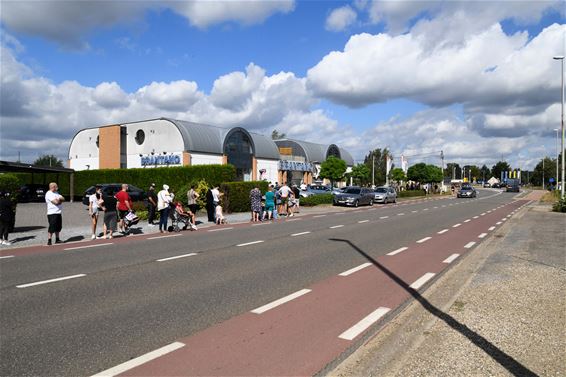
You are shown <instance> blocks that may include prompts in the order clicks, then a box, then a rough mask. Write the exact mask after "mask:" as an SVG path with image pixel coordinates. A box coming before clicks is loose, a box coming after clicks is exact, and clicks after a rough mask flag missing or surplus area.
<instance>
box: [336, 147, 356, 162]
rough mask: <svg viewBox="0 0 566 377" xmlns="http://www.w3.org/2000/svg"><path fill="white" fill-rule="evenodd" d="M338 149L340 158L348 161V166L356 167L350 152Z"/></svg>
mask: <svg viewBox="0 0 566 377" xmlns="http://www.w3.org/2000/svg"><path fill="white" fill-rule="evenodd" d="M338 149H340V157H342V160H344V161H346V165H348V166H354V157H352V155H351V154H350V152H348V151H347V150H345V149H344V148H340V147H338Z"/></svg>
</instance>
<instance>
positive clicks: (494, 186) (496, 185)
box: [491, 183, 501, 188]
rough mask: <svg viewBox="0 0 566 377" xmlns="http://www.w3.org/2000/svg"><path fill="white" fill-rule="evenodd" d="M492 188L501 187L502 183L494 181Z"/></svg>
mask: <svg viewBox="0 0 566 377" xmlns="http://www.w3.org/2000/svg"><path fill="white" fill-rule="evenodd" d="M491 188H501V184H500V183H494V184H493V185H492V186H491Z"/></svg>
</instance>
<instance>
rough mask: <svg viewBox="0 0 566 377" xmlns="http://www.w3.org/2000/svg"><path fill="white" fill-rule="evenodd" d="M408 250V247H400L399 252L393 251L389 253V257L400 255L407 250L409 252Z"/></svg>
mask: <svg viewBox="0 0 566 377" xmlns="http://www.w3.org/2000/svg"><path fill="white" fill-rule="evenodd" d="M407 249H408V247H400V248H398V249H397V250H393V251H392V252H390V253H387V255H395V254H399V253H400V252H402V251H405V250H407Z"/></svg>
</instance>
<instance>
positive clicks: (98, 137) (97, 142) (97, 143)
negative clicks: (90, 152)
mask: <svg viewBox="0 0 566 377" xmlns="http://www.w3.org/2000/svg"><path fill="white" fill-rule="evenodd" d="M96 147H97V148H100V136H97V137H96Z"/></svg>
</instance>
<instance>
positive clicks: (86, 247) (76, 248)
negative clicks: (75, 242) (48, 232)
mask: <svg viewBox="0 0 566 377" xmlns="http://www.w3.org/2000/svg"><path fill="white" fill-rule="evenodd" d="M112 244H113V242H106V243H97V244H95V245H87V246H77V247H68V248H66V249H63V250H78V249H88V248H91V247H100V246H107V245H112Z"/></svg>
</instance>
